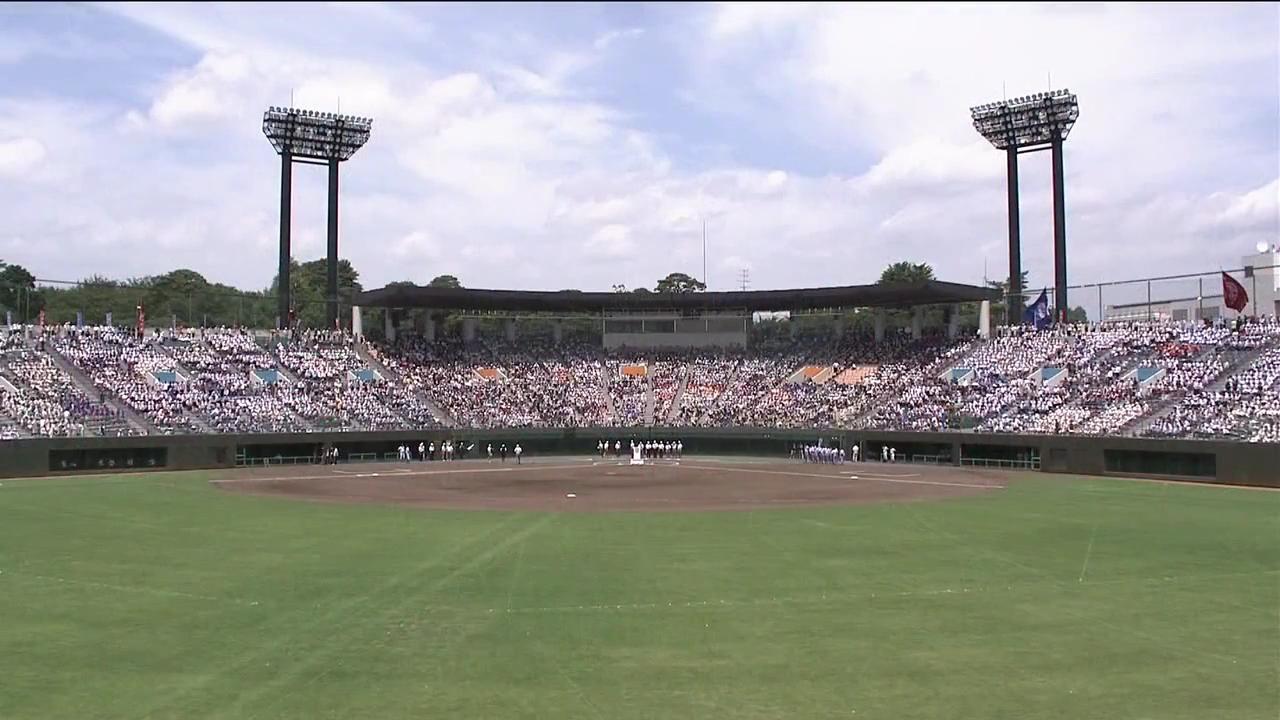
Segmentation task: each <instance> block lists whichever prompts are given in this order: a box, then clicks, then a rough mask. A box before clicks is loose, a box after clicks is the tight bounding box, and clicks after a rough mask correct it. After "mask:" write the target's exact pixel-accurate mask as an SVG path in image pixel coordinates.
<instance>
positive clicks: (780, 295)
mask: <svg viewBox="0 0 1280 720" xmlns="http://www.w3.org/2000/svg"><path fill="white" fill-rule="evenodd" d="M999 299H1000V292H999V291H998V290H993V289H990V288H983V287H978V286H976V285H962V284H959V283H949V282H941V281H938V280H930V281H927V282H919V283H887V284H876V285H846V286H842V287H824V288H801V289H795V290H748V291H741V292H739V291H731V292H692V293H654V292H647V293H638V292H580V291H576V290H558V291H538V290H479V289H472V288H442V287H420V286H417V285H389V286H387V287H384V288H381V289H378V290H368V291H365V292H362V293H359V294H358V295H356V297H355V299H354V304H356V305H359V306H361V307H390V308H431V309H435V310H491V311H495V310H496V311H519V312H670V311H704V312H708V311H734V310H737V311H743V310H746V311H752V312H756V311H771V310H772V311H782V310H814V309H825V308H854V307H911V306H914V305H935V304H948V303H959V302H977V301H980V300H999Z"/></svg>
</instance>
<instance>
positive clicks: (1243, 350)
mask: <svg viewBox="0 0 1280 720" xmlns="http://www.w3.org/2000/svg"><path fill="white" fill-rule="evenodd" d="M0 359H2V362H0V436H6V437H13V436H15V435H45V436H53V435H71V434H108V433H109V434H115V433H123V432H129V431H132V430H131V428H130V423H129V422H128V421H126V419H125V418H122V417H121V416H120V413H118V412H116V411H114V410H112V409H111V403H116V404H117V406H119V407H127V408H129V409H131V410H132V411H134V412H136V413H137V417H138V418H141V419H140V420H136V421H135V422H134V424H135V425H137V424H139V423H145V424H146V425H147V430H148V431H150V432H158V433H175V432H236V433H255V432H306V431H314V430H330V429H343V430H351V429H368V430H386V429H400V428H422V427H434V426H439V425H442V424H443V425H453V426H458V427H477V428H494V427H569V426H575V427H588V426H592V427H607V426H622V427H634V426H640V425H644V424H648V423H652V424H657V425H665V424H674V425H684V426H700V427H720V426H758V427H807V426H832V427H845V428H862V429H892V430H921V431H924V430H942V429H948V428H955V429H972V430H976V431H979V432H1005V433H1073V434H1115V433H1127V434H1135V435H1145V436H1151V437H1213V438H1232V439H1239V440H1253V441H1265V442H1276V441H1280V325H1278V324H1277V323H1276V322H1275V321H1274V320H1265V321H1257V322H1250V323H1248V324H1245V325H1244V326H1243V327H1239V328H1236V327H1231V326H1229V325H1226V324H1215V325H1187V324H1179V323H1169V322H1164V323H1160V322H1156V323H1135V324H1128V325H1108V326H1097V327H1091V326H1083V325H1071V326H1063V327H1059V328H1056V329H1050V330H1045V331H1041V332H1036V331H1033V330H1030V329H1025V328H1000V329H998V331H997V333H996V335H995V337H993V338H991V339H989V340H976V339H965V340H958V341H948V340H945V339H943V338H939V337H929V338H925V339H922V340H912V339H911V338H910V337H909V336H907V335H906V334H904V333H901V332H898V333H895V332H890V333H889V334H888V335H887V336H886V337H885V338H884V340H883V341H882V342H875V341H874V340H873V339H872V338H870V337H869V336H865V335H856V334H850V335H846V336H844V337H840V338H834V337H820V338H813V337H810V338H801V339H799V340H795V341H790V342H786V341H782V342H774V343H772V344H768V345H764V344H762V346H761V347H758V348H755V349H752V350H743V349H726V350H719V349H698V350H672V351H663V352H653V351H648V352H636V351H627V350H620V351H605V350H604V349H602V348H600V347H599V346H590V345H584V344H580V343H568V344H563V345H557V344H554V343H552V342H550V341H549V340H538V339H523V340H520V341H517V342H508V341H506V340H501V341H498V340H490V339H482V340H480V341H478V342H476V343H474V344H471V345H463V344H462V343H461V342H458V341H455V340H441V341H439V342H430V343H428V342H425V341H423V340H421V339H416V338H402V339H401V340H400V341H399V342H397V343H395V344H392V345H389V346H380V345H374V344H370V345H368V346H364V345H362V344H359V343H357V342H356V341H354V340H353V339H352V338H351V337H349V336H346V335H343V334H340V333H304V334H302V335H300V336H299V337H296V338H293V339H291V340H290V339H287V338H283V337H278V336H267V335H262V336H259V335H255V334H253V333H250V332H247V331H243V330H234V329H227V328H221V329H204V330H184V331H177V332H173V331H169V332H155V333H154V334H151V335H148V336H147V337H146V338H143V339H138V338H136V337H134V335H133V333H131V332H128V331H126V330H123V329H118V328H95V327H90V328H73V327H63V328H56V329H50V330H49V331H48V335H46V336H43V337H42V338H41V339H39V340H38V341H37V340H36V339H34V338H33V337H32V333H30V332H19V333H8V334H5V335H3V336H0ZM68 362H69V363H70V364H71V365H70V366H68V365H66V363H68ZM60 363H61V364H60ZM64 367H66V368H73V370H74V372H75V373H77V378H80V379H79V380H76V379H74V378H72V377H70V376H68V375H67V374H66V372H64V371H63V370H62V369H61V368H64ZM81 374H82V375H81ZM819 379H821V380H822V381H821V382H819ZM85 383H92V385H94V386H96V392H97V393H98V394H99V395H100V397H99V398H97V399H96V400H95V399H94V398H92V397H90V396H88V395H86V393H85V392H82V391H81V390H79V389H77V385H78V384H79V387H86V388H88V387H89V385H87V384H85ZM131 417H133V416H131Z"/></svg>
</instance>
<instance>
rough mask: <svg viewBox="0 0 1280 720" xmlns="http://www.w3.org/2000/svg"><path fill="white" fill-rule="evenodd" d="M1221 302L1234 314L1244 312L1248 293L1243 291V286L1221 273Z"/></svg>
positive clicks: (1247, 302)
mask: <svg viewBox="0 0 1280 720" xmlns="http://www.w3.org/2000/svg"><path fill="white" fill-rule="evenodd" d="M1222 301H1223V302H1224V303H1225V304H1226V306H1227V307H1229V308H1231V309H1232V310H1235V311H1236V312H1244V309H1245V307H1246V306H1247V305H1248V304H1249V293H1247V292H1245V291H1244V286H1243V285H1241V284H1240V281H1239V280H1236V279H1235V278H1233V277H1231V276H1230V275H1228V274H1226V273H1225V272H1224V273H1222Z"/></svg>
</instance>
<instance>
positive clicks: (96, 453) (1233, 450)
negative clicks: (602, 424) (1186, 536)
mask: <svg viewBox="0 0 1280 720" xmlns="http://www.w3.org/2000/svg"><path fill="white" fill-rule="evenodd" d="M646 437H654V438H664V439H675V438H679V439H680V440H681V441H683V442H684V444H685V448H686V454H693V455H699V454H703V455H734V454H742V455H774V456H779V457H785V456H786V455H787V451H788V448H789V447H790V446H792V445H795V444H797V443H804V442H814V441H815V440H817V439H819V438H822V439H823V440H824V442H825V443H826V444H838V445H843V446H845V447H849V446H852V445H854V444H857V445H859V446H860V447H861V448H862V452H863V454H864V456H869V457H871V458H873V459H874V458H878V457H879V455H880V448H881V446H884V445H888V446H890V447H893V448H895V449H897V451H898V457H899V461H900V462H901V461H903V460H906V461H914V462H936V463H943V464H956V465H960V464H963V465H995V466H1003V467H1031V468H1039V469H1041V470H1043V471H1046V472H1058V473H1074V474H1080V475H1123V476H1138V477H1169V478H1178V479H1195V480H1206V481H1216V482H1222V483H1233V484H1241V485H1265V486H1273V487H1280V445H1278V444H1266V445H1264V444H1253V443H1237V442H1217V441H1203V440H1149V439H1141V438H1123V437H1072V436H1046V435H1022V436H1020V435H979V434H973V433H956V432H944V433H905V432H902V433H900V432H869V431H847V430H835V429H812V430H761V429H753V428H732V429H706V428H673V429H664V428H652V429H621V430H620V429H612V428H605V429H596V428H579V429H545V430H542V429H539V430H534V429H522V430H505V431H493V430H465V431H456V432H454V431H443V430H431V431H422V432H384V433H374V432H361V433H306V434H293V435H179V436H151V437H142V438H137V437H132V438H52V439H27V440H12V441H8V442H2V443H0V477H31V476H41V475H50V474H63V473H75V472H90V471H92V472H100V471H104V470H106V471H110V470H117V471H119V470H134V469H152V468H154V469H161V468H164V469H170V470H188V469H199V468H220V467H234V466H235V465H236V464H237V461H238V460H248V461H250V462H257V463H261V462H262V460H263V459H264V458H265V459H267V460H268V461H271V460H276V461H286V462H287V461H306V459H307V458H310V457H313V456H316V455H317V454H318V453H319V450H320V448H321V447H323V446H324V445H325V444H327V443H331V442H332V443H335V444H336V445H337V446H338V450H339V453H340V454H341V456H342V457H343V458H349V457H351V456H352V455H357V456H360V455H367V454H369V453H376V454H378V455H385V454H387V453H391V454H392V456H393V457H394V453H395V448H396V446H397V445H399V444H400V443H404V442H408V443H410V444H411V445H413V446H415V447H416V446H417V444H418V443H419V442H431V441H433V440H434V441H435V442H437V443H439V442H440V441H442V440H444V439H446V438H455V439H460V440H462V441H464V442H465V443H467V444H470V443H474V444H475V446H476V453H482V452H483V449H484V447H485V445H487V444H488V443H491V442H492V443H493V444H494V446H495V449H496V448H497V446H499V445H500V444H502V443H507V444H508V445H513V444H514V443H516V442H519V443H520V444H521V445H522V446H523V448H524V450H525V452H526V454H528V455H549V454H590V453H593V452H594V451H595V447H596V443H597V441H599V440H600V439H611V440H622V442H623V445H626V444H627V442H628V441H630V440H631V439H640V438H646ZM291 458H293V459H296V460H290V459H291Z"/></svg>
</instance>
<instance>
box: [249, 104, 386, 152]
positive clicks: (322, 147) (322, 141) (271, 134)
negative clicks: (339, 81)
mask: <svg viewBox="0 0 1280 720" xmlns="http://www.w3.org/2000/svg"><path fill="white" fill-rule="evenodd" d="M372 127H373V120H372V119H371V118H366V117H357V116H354V115H339V114H337V113H328V112H318V111H315V110H301V109H298V108H285V107H274V106H273V107H270V108H268V109H267V111H266V112H265V113H263V115H262V132H263V134H264V135H266V136H267V140H269V141H271V146H272V147H274V148H275V149H276V152H278V153H282V154H283V153H285V152H288V153H290V154H291V155H294V156H296V157H301V158H312V159H315V160H339V161H341V160H349V159H351V156H352V155H355V153H356V151H357V150H359V149H360V148H361V147H363V146H364V144H365V143H367V142H368V141H369V132H370V130H371V129H372Z"/></svg>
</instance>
